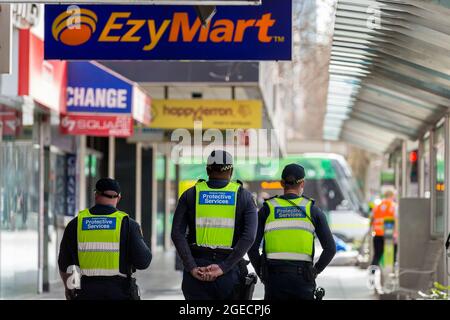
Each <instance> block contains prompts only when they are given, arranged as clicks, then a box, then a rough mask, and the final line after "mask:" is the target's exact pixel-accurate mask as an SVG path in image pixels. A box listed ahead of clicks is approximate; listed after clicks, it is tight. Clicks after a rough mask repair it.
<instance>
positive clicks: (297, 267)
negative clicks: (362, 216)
mask: <svg viewBox="0 0 450 320" xmlns="http://www.w3.org/2000/svg"><path fill="white" fill-rule="evenodd" d="M304 178H305V170H304V169H303V167H302V166H300V165H298V164H290V165H287V166H286V167H285V168H284V170H283V172H282V180H281V185H282V186H283V188H284V195H282V196H275V197H272V198H270V199H268V200H267V201H266V202H265V203H264V205H263V207H262V208H261V209H260V211H259V213H258V215H259V223H258V232H257V236H256V240H255V243H254V244H253V246H252V248H251V250H250V251H249V253H248V255H249V258H250V261H251V263H252V265H253V267H254V268H255V270H256V271H257V272H258V275H259V276H260V278H261V279H262V281H263V282H264V284H265V299H266V300H313V299H314V291H315V289H316V284H315V279H316V276H317V275H318V274H319V273H320V272H322V271H323V270H324V269H325V267H326V266H327V265H328V264H329V263H330V261H331V260H332V259H333V257H334V255H335V253H336V245H335V242H334V239H333V235H332V233H331V231H330V228H329V226H328V223H327V220H326V217H325V215H324V214H323V213H322V211H321V210H320V209H319V208H318V207H317V206H315V205H314V200H312V199H310V198H308V197H306V196H304V195H303V189H304V185H305V180H304ZM315 234H316V235H317V237H318V238H319V241H320V243H321V245H322V248H323V252H322V254H321V256H320V258H319V260H318V261H317V263H316V264H315V265H314V266H313V261H314V237H315V236H314V235H315ZM263 238H264V248H263V255H262V256H261V255H260V252H259V247H260V245H261V241H262V240H263Z"/></svg>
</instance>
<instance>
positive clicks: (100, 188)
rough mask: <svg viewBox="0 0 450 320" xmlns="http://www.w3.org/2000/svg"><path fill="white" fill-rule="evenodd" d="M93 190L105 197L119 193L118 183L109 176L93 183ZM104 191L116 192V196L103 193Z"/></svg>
mask: <svg viewBox="0 0 450 320" xmlns="http://www.w3.org/2000/svg"><path fill="white" fill-rule="evenodd" d="M95 191H96V192H98V193H100V194H101V195H102V196H105V197H107V198H112V199H113V198H117V196H118V195H119V194H120V185H119V183H118V182H117V181H116V180H114V179H111V178H101V179H100V180H98V181H97V183H96V184H95ZM106 191H114V192H116V193H117V196H111V195H109V194H105V192H106Z"/></svg>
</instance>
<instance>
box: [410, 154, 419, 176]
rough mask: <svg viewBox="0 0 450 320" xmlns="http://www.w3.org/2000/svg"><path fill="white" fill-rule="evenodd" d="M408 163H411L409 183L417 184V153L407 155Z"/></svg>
mask: <svg viewBox="0 0 450 320" xmlns="http://www.w3.org/2000/svg"><path fill="white" fill-rule="evenodd" d="M409 162H410V163H411V175H410V181H411V182H412V183H417V182H418V181H419V179H418V151H417V150H414V151H411V152H410V153H409Z"/></svg>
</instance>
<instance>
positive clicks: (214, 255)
mask: <svg viewBox="0 0 450 320" xmlns="http://www.w3.org/2000/svg"><path fill="white" fill-rule="evenodd" d="M191 252H192V256H193V257H194V258H197V259H207V260H213V261H223V260H225V259H226V258H228V256H229V255H230V254H231V253H232V252H233V251H232V250H223V249H210V248H201V247H198V246H191Z"/></svg>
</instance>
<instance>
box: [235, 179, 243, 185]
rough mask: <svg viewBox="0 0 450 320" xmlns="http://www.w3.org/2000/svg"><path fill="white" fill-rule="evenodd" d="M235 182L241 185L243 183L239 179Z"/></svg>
mask: <svg viewBox="0 0 450 320" xmlns="http://www.w3.org/2000/svg"><path fill="white" fill-rule="evenodd" d="M236 182H237V183H239V184H240V185H241V186H243V185H244V183H243V182H242V181H241V180H236Z"/></svg>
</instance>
